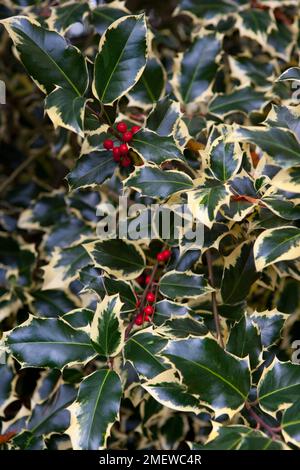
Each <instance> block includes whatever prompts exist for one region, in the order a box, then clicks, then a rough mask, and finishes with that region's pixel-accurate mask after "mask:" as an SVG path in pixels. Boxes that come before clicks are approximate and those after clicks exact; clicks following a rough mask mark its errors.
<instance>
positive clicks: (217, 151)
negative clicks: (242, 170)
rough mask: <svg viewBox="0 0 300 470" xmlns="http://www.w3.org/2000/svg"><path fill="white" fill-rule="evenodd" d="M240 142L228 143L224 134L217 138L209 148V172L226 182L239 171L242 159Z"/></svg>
mask: <svg viewBox="0 0 300 470" xmlns="http://www.w3.org/2000/svg"><path fill="white" fill-rule="evenodd" d="M242 155H243V154H242V150H241V147H240V145H239V144H238V143H235V144H233V143H226V142H225V141H224V138H223V136H222V137H220V138H218V139H216V140H215V141H214V142H213V144H212V145H211V147H210V149H209V154H208V168H207V170H206V171H207V173H208V174H209V173H212V175H210V176H213V177H215V178H216V179H218V180H219V181H222V182H223V183H226V181H228V180H229V179H230V178H232V177H233V176H234V175H235V174H236V172H237V171H238V169H239V167H240V165H241V161H242Z"/></svg>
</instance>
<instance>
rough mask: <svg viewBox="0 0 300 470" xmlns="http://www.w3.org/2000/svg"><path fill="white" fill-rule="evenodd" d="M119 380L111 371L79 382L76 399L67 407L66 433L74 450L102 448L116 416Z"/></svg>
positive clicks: (105, 371) (117, 415)
mask: <svg viewBox="0 0 300 470" xmlns="http://www.w3.org/2000/svg"><path fill="white" fill-rule="evenodd" d="M121 396H122V386H121V381H120V378H119V376H118V374H117V373H116V372H114V371H113V370H98V371H96V372H94V373H93V374H91V375H88V376H87V377H85V378H84V379H83V381H82V382H81V384H80V387H79V392H78V396H77V399H76V401H75V403H73V405H71V406H70V407H69V411H70V413H71V426H70V428H69V429H68V430H67V433H68V434H69V436H70V438H71V442H72V446H73V449H74V450H98V449H103V448H104V447H105V445H106V440H107V438H108V437H109V434H110V429H111V427H112V425H113V424H114V422H115V421H116V420H117V419H118V417H119V408H120V400H121Z"/></svg>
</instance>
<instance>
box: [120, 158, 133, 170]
mask: <svg viewBox="0 0 300 470" xmlns="http://www.w3.org/2000/svg"><path fill="white" fill-rule="evenodd" d="M121 165H122V166H123V167H124V168H127V167H128V166H130V165H131V158H130V157H128V155H125V156H124V157H123V158H122V160H121Z"/></svg>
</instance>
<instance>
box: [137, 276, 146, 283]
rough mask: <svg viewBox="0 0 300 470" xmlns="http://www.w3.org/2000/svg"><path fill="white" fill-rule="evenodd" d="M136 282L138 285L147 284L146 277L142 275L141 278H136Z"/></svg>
mask: <svg viewBox="0 0 300 470" xmlns="http://www.w3.org/2000/svg"><path fill="white" fill-rule="evenodd" d="M136 282H137V283H138V284H144V282H145V278H144V276H143V275H142V274H141V275H140V276H138V277H137V278H136Z"/></svg>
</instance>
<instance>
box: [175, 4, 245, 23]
mask: <svg viewBox="0 0 300 470" xmlns="http://www.w3.org/2000/svg"><path fill="white" fill-rule="evenodd" d="M180 6H181V8H182V9H183V10H186V11H188V12H190V13H192V14H193V15H195V16H197V17H199V18H203V19H205V20H212V19H214V17H222V16H223V15H226V14H229V13H233V12H234V11H235V10H236V7H237V6H236V4H235V3H234V2H232V1H231V0H216V1H214V2H211V1H210V0H202V1H201V2H199V1H198V0H182V2H181V3H180Z"/></svg>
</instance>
